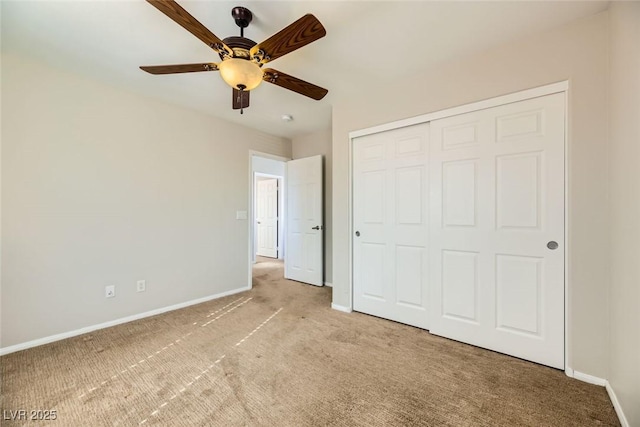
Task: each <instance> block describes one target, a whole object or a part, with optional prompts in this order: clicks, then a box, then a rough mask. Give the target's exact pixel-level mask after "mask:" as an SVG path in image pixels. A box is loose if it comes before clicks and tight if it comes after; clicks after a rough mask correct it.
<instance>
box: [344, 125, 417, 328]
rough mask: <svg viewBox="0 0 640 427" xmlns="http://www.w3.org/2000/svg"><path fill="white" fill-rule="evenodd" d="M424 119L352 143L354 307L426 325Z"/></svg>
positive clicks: (400, 320) (386, 316) (358, 309)
mask: <svg viewBox="0 0 640 427" xmlns="http://www.w3.org/2000/svg"><path fill="white" fill-rule="evenodd" d="M428 129H429V127H428V124H421V125H415V126H411V127H407V128H402V129H396V130H392V131H388V132H383V133H378V134H373V135H368V136H364V137H361V138H356V139H354V141H353V231H354V235H353V257H354V259H353V266H354V271H353V284H354V294H353V308H354V310H356V311H361V312H364V313H368V314H373V315H375V316H379V317H384V318H386V319H391V320H395V321H398V322H402V323H407V324H409V325H414V326H418V327H421V328H428V326H429V324H428V321H429V316H428V313H427V306H428V295H429V289H428V283H427V279H428V275H427V274H428V273H427V267H428V257H427V241H428V202H427V199H428V192H429V186H428V171H427V152H428Z"/></svg>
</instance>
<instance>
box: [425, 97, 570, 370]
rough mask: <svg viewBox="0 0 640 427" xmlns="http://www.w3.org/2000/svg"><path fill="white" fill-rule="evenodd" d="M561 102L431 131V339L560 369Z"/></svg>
mask: <svg viewBox="0 0 640 427" xmlns="http://www.w3.org/2000/svg"><path fill="white" fill-rule="evenodd" d="M564 99H565V98H564V94H555V95H549V96H544V97H540V98H535V99H530V100H527V101H522V102H517V103H512V104H507V105H503V106H500V107H495V108H490V109H486V110H480V111H476V112H473V113H468V114H462V115H458V116H453V117H449V118H445V119H441V120H435V121H433V122H431V129H430V134H431V138H430V139H431V149H430V163H429V164H430V177H431V195H430V201H431V208H430V223H431V226H430V233H431V234H430V245H429V246H430V266H431V268H430V270H431V271H430V284H431V303H430V313H431V319H430V331H431V333H434V334H437V335H442V336H445V337H448V338H452V339H455V340H459V341H463V342H466V343H470V344H474V345H477V346H480V347H485V348H488V349H491V350H495V351H499V352H502V353H506V354H510V355H513V356H517V357H520V358H523V359H527V360H531V361H534V362H538V363H541V364H544V365H548V366H552V367H555V368H560V369H563V368H564V253H565V242H564V188H565V185H564V136H565V121H564V118H565V113H564V111H565V104H564V102H565V101H564Z"/></svg>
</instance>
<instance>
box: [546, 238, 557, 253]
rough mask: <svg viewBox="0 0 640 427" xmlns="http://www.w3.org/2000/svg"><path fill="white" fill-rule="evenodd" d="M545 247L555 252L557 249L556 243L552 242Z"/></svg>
mask: <svg viewBox="0 0 640 427" xmlns="http://www.w3.org/2000/svg"><path fill="white" fill-rule="evenodd" d="M547 247H548V248H549V249H551V250H552V251H555V250H556V249H558V242H556V241H554V240H552V241H550V242H549V243H547Z"/></svg>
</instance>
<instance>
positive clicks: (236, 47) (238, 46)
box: [220, 36, 257, 59]
mask: <svg viewBox="0 0 640 427" xmlns="http://www.w3.org/2000/svg"><path fill="white" fill-rule="evenodd" d="M222 41H223V42H224V44H226V45H227V46H229V47H230V48H231V50H233V57H234V58H242V59H249V58H250V56H249V51H250V50H251V48H252V47H254V46H255V45H256V44H257V43H256V42H254V41H253V40H251V39H248V38H246V37H238V36H231V37H227V38H226V39H224V40H222ZM220 59H224V58H223V56H222V55H220Z"/></svg>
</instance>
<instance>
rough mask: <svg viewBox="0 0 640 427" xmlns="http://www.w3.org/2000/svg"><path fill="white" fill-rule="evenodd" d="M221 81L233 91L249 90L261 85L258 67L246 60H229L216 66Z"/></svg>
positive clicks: (260, 73) (260, 74) (260, 72)
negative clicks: (241, 88) (242, 87)
mask: <svg viewBox="0 0 640 427" xmlns="http://www.w3.org/2000/svg"><path fill="white" fill-rule="evenodd" d="M218 69H219V70H220V75H221V76H222V79H223V80H224V81H225V82H227V84H228V85H229V86H231V87H232V88H234V89H239V88H240V87H241V86H244V89H243V90H251V89H255V88H257V87H258V85H259V84H260V83H262V70H261V69H260V67H259V66H258V65H257V64H255V63H253V62H251V61H249V60H246V59H239V58H229V59H225V60H224V61H222V62H221V63H220V64H218Z"/></svg>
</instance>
